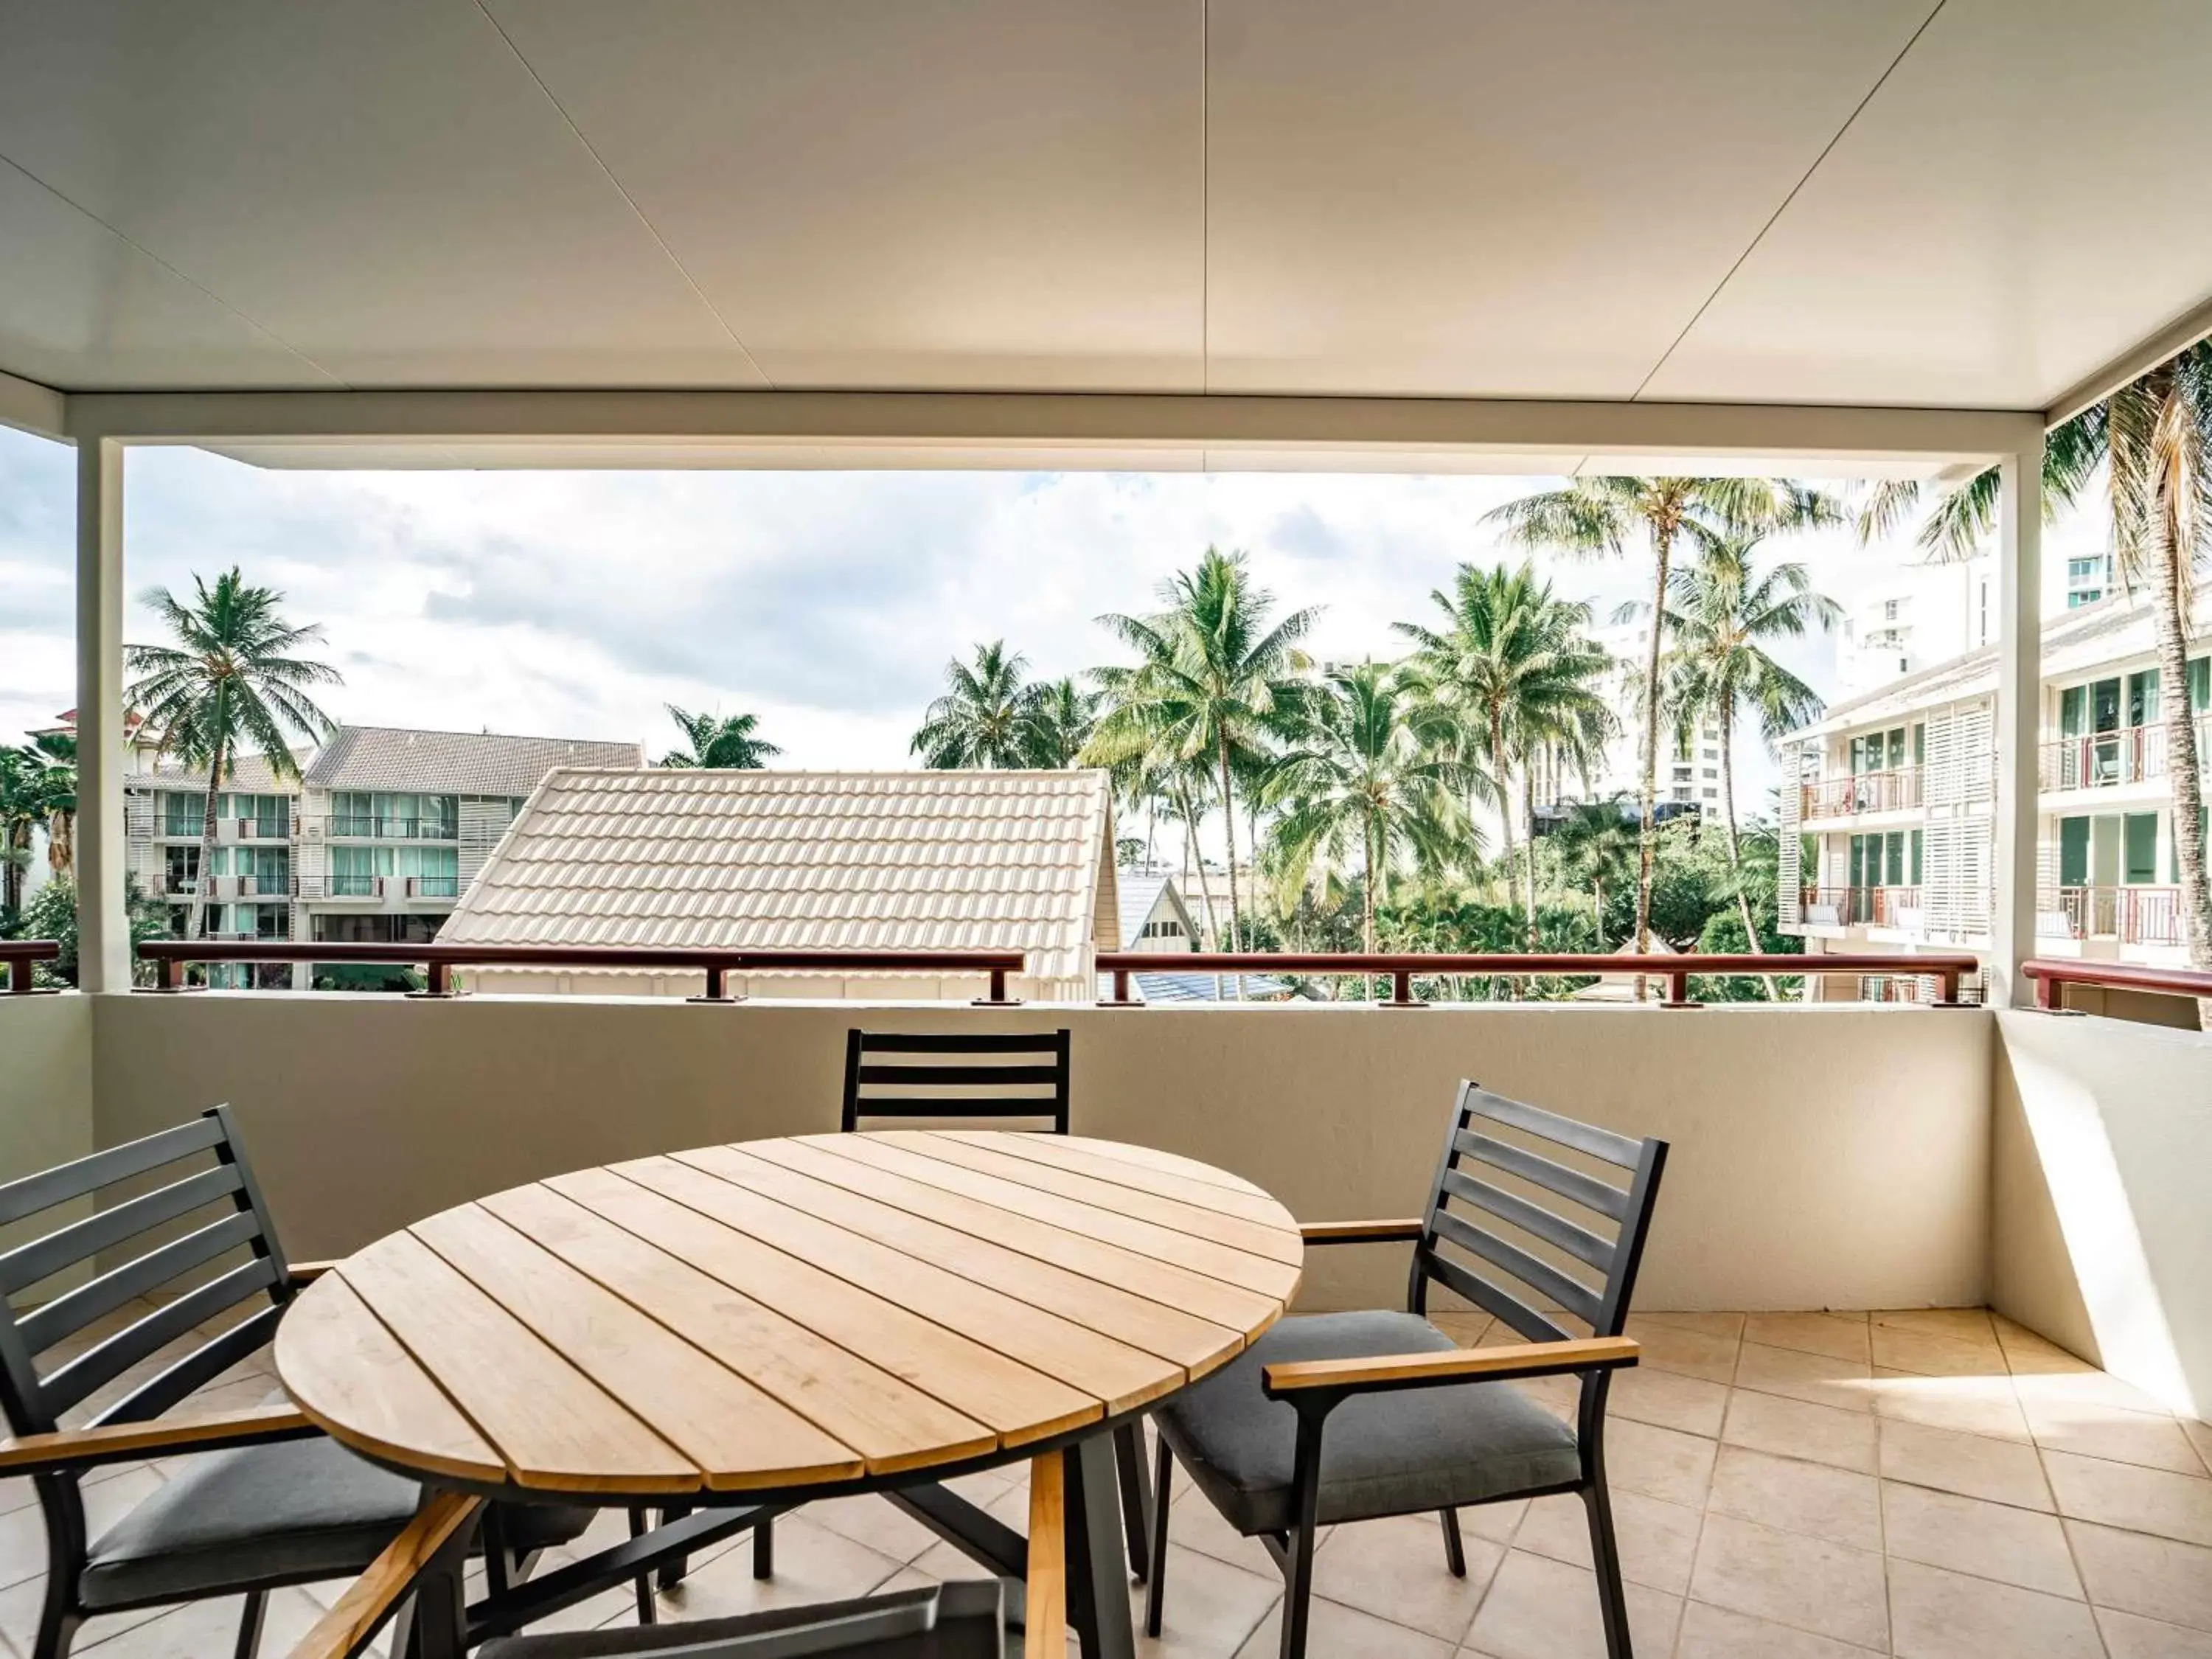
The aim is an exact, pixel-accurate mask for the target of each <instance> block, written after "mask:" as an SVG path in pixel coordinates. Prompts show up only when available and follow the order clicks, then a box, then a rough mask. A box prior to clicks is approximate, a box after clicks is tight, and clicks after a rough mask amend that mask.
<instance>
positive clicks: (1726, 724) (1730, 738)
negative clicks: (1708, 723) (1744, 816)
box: [1721, 705, 1774, 1000]
mask: <svg viewBox="0 0 2212 1659" xmlns="http://www.w3.org/2000/svg"><path fill="white" fill-rule="evenodd" d="M1721 815H1722V817H1723V818H1724V819H1726V821H1727V823H1728V855H1729V874H1730V875H1732V876H1733V877H1735V908H1736V914H1737V915H1739V916H1741V918H1742V919H1743V938H1744V947H1743V948H1744V949H1745V950H1747V951H1750V952H1751V954H1752V955H1753V956H1763V955H1765V948H1764V947H1763V946H1762V945H1760V944H1759V923H1758V922H1757V921H1755V920H1754V919H1753V916H1752V914H1751V895H1750V893H1749V892H1747V890H1745V888H1744V884H1743V842H1742V841H1741V838H1740V837H1739V836H1738V835H1737V833H1736V824H1735V710H1734V709H1732V708H1728V707H1726V706H1725V705H1723V708H1722V711H1721ZM1773 994H1774V984H1773V981H1771V980H1764V979H1762V980H1760V981H1759V996H1760V998H1761V999H1762V1000H1765V999H1768V998H1771V996H1772V995H1773Z"/></svg>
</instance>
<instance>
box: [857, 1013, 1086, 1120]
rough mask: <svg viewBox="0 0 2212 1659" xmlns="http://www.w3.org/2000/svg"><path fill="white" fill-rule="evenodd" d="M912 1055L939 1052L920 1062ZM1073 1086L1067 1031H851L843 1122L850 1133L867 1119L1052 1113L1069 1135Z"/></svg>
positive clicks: (1051, 1118)
mask: <svg viewBox="0 0 2212 1659" xmlns="http://www.w3.org/2000/svg"><path fill="white" fill-rule="evenodd" d="M882 1055H890V1056H904V1057H907V1058H892V1059H880V1058H878V1056H882ZM912 1056H930V1057H933V1058H929V1059H924V1060H921V1063H919V1064H917V1063H916V1062H915V1060H914V1059H913V1058H911V1057H912ZM945 1057H950V1060H949V1063H947V1062H946V1061H945ZM1067 1085H1068V1065H1067V1033H1066V1031H1065V1030H1059V1031H1036V1032H1026V1033H1025V1032H1014V1031H982V1032H963V1033H962V1034H960V1035H958V1036H942V1035H939V1036H899V1035H896V1034H891V1033H886V1032H879V1031H860V1030H854V1031H848V1032H847V1033H846V1034H845V1109H844V1116H843V1119H842V1123H841V1125H840V1127H842V1128H843V1129H844V1130H845V1131H846V1132H847V1133H851V1132H852V1131H854V1130H855V1129H857V1128H859V1127H860V1120H861V1119H862V1118H886V1117H887V1118H907V1119H916V1118H925V1119H926V1118H939V1119H943V1118H964V1117H1026V1118H1049V1119H1050V1120H1051V1121H1052V1133H1054V1134H1057V1135H1064V1134H1066V1133H1067V1095H1068V1086H1067ZM956 1089H964V1090H966V1091H969V1092H967V1093H965V1094H961V1093H956V1092H954V1091H955V1090H956ZM933 1090H935V1091H942V1092H938V1093H931V1092H929V1091H933Z"/></svg>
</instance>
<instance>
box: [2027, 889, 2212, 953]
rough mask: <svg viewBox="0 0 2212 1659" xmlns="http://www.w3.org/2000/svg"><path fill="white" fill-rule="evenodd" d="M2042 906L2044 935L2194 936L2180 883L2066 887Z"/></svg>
mask: <svg viewBox="0 0 2212 1659" xmlns="http://www.w3.org/2000/svg"><path fill="white" fill-rule="evenodd" d="M2037 910H2038V915H2037V918H2036V933H2037V934H2038V936H2039V937H2040V938H2044V939H2074V940H2077V941H2084V942H2086V941H2091V940H2097V939H2109V940H2112V941H2113V942H2115V943H2118V944H2120V945H2171V946H2180V945H2186V944H2188V942H2189V935H2188V931H2187V927H2186V926H2185V921H2184V917H2183V914H2182V908H2181V890H2180V889H2179V887H2156V886H2126V887H2062V888H2060V889H2059V890H2058V892H2057V902H2055V903H2051V904H2047V905H2039V906H2038V907H2037Z"/></svg>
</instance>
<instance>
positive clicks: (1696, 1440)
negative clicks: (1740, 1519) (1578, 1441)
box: [1605, 1422, 1716, 1509]
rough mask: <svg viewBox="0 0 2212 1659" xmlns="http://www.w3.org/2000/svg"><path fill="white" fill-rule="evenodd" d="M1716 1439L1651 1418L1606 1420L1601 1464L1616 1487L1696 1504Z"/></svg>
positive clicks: (1700, 1503)
mask: <svg viewBox="0 0 2212 1659" xmlns="http://www.w3.org/2000/svg"><path fill="white" fill-rule="evenodd" d="M1715 1449H1716V1445H1715V1443H1714V1442H1712V1441H1711V1440H1707V1439H1705V1437H1702V1436H1700V1435H1694V1434H1683V1433H1681V1432H1680V1431H1677V1430H1674V1429H1662V1428H1655V1427H1654V1426H1653V1425H1650V1424H1649V1423H1626V1422H1615V1423H1608V1424H1607V1425H1606V1431H1605V1467H1606V1474H1607V1478H1608V1479H1610V1480H1611V1481H1612V1482H1613V1490H1614V1491H1615V1492H1642V1493H1644V1495H1645V1496H1647V1497H1650V1498H1665V1499H1666V1500H1667V1501H1668V1503H1670V1504H1686V1505H1688V1506H1690V1507H1692V1508H1693V1509H1694V1508H1700V1507H1702V1506H1703V1505H1704V1504H1705V1488H1706V1486H1708V1485H1709V1484H1711V1480H1712V1474H1713V1453H1714V1451H1715Z"/></svg>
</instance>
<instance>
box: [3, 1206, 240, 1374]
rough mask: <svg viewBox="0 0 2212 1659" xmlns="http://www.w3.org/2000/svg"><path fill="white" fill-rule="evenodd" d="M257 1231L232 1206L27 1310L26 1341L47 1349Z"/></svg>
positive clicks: (23, 1328)
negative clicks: (217, 1218) (225, 1212)
mask: <svg viewBox="0 0 2212 1659" xmlns="http://www.w3.org/2000/svg"><path fill="white" fill-rule="evenodd" d="M256 1231H258V1226H257V1224H256V1223H255V1221H254V1218H253V1212H252V1211H251V1210H239V1211H234V1212H232V1213H231V1214H229V1215H227V1216H225V1217H223V1218H222V1220H220V1221H214V1222H210V1223H209V1224H208V1225H206V1226H204V1227H202V1228H200V1229H199V1230H198V1231H196V1232H189V1233H186V1234H185V1236H184V1237H182V1238H179V1239H173V1240H171V1241H170V1242H169V1243H167V1244H164V1245H162V1246H161V1248H160V1249H155V1250H149V1251H147V1252H146V1254H145V1255H142V1256H138V1257H137V1258H135V1259H134V1260H132V1261H126V1262H125V1263H124V1264H123V1265H122V1266H121V1267H118V1268H117V1269H116V1270H115V1271H114V1272H113V1273H102V1274H100V1277H99V1278H97V1279H93V1280H92V1281H91V1282H90V1283H88V1284H85V1285H79V1286H78V1287H77V1288H76V1290H73V1291H69V1292H68V1293H67V1294H65V1295H63V1296H58V1297H55V1298H54V1299H53V1300H52V1301H51V1302H49V1303H47V1304H46V1305H45V1306H43V1307H41V1308H40V1309H39V1310H37V1311H36V1312H35V1313H29V1314H26V1315H24V1316H23V1318H22V1321H21V1325H20V1328H21V1331H22V1333H23V1341H24V1343H25V1344H26V1346H28V1347H29V1348H30V1350H31V1352H33V1353H40V1352H44V1351H45V1350H46V1349H48V1348H51V1347H52V1346H54V1344H55V1343H57V1342H58V1341H60V1340H62V1339H63V1338H64V1337H65V1336H68V1335H70V1334H72V1333H74V1332H76V1331H81V1330H82V1329H83V1328H85V1327H86V1326H87V1325H89V1324H90V1323H92V1322H93V1321H94V1320H95V1319H98V1318H100V1317H101V1316H103V1315H106V1314H111V1313H113V1312H114V1311H115V1310H117V1309H118V1308H119V1307H121V1306H122V1305H123V1304H125V1303H126V1302H129V1301H131V1300H133V1299H135V1298H137V1297H142V1296H144V1295H145V1294H146V1293H147V1292H148V1291H155V1290H159V1289H160V1288H161V1286H162V1285H166V1284H167V1283H168V1282H169V1281H170V1280H171V1279H175V1278H177V1277H178V1276H179V1274H182V1273H189V1272H190V1271H191V1269H192V1268H194V1267H198V1266H199V1265H200V1264H201V1263H203V1262H206V1261H213V1260H214V1259H215V1258H216V1257H217V1256H219V1255H222V1254H223V1253H224V1252H225V1251H226V1250H234V1249H237V1248H238V1247H239V1246H240V1245H241V1244H246V1243H251V1242H252V1237H253V1235H254V1233H255V1232H256Z"/></svg>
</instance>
